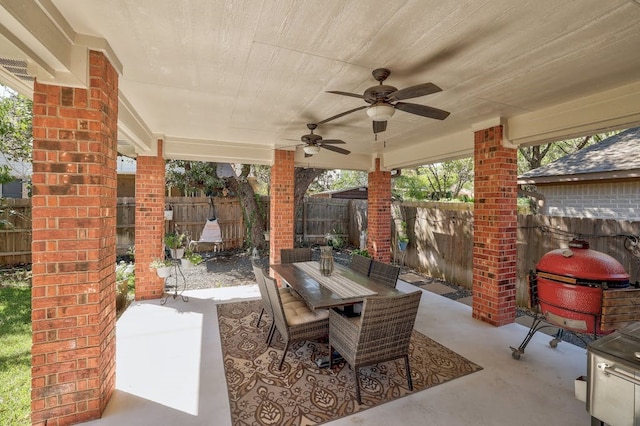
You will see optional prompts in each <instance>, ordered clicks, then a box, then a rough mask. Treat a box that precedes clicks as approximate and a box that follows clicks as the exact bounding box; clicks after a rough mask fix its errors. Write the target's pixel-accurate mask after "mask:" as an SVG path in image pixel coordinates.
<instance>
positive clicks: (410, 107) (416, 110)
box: [374, 102, 450, 123]
mask: <svg viewBox="0 0 640 426" xmlns="http://www.w3.org/2000/svg"><path fill="white" fill-rule="evenodd" d="M395 107H396V109H399V110H400V111H404V112H408V113H411V114H416V115H421V116H423V117H428V118H435V119H436V120H444V119H445V118H447V117H448V116H449V114H450V112H447V111H443V110H441V109H438V108H433V107H430V106H426V105H418V104H409V103H405V102H398V103H397V104H395ZM374 123H375V121H374Z"/></svg>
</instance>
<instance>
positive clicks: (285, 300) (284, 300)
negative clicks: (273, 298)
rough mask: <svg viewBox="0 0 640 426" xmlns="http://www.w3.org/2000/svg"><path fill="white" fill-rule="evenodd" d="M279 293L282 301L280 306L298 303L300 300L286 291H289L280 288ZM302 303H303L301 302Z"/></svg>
mask: <svg viewBox="0 0 640 426" xmlns="http://www.w3.org/2000/svg"><path fill="white" fill-rule="evenodd" d="M279 290H280V291H279V293H280V300H281V301H282V304H283V305H284V304H285V303H288V302H296V301H300V299H298V298H297V297H296V296H295V295H294V294H293V293H292V292H290V291H288V290H289V289H284V288H281V289H279ZM283 290H287V291H283ZM303 303H304V302H303Z"/></svg>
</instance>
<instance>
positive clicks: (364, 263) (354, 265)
mask: <svg viewBox="0 0 640 426" xmlns="http://www.w3.org/2000/svg"><path fill="white" fill-rule="evenodd" d="M349 267H350V268H351V269H352V270H354V271H356V272H358V273H360V274H362V275H365V276H368V275H369V270H370V269H371V258H370V257H364V256H362V255H359V254H353V255H351V264H350V265H349Z"/></svg>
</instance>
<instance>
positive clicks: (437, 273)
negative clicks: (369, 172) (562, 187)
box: [392, 203, 640, 306]
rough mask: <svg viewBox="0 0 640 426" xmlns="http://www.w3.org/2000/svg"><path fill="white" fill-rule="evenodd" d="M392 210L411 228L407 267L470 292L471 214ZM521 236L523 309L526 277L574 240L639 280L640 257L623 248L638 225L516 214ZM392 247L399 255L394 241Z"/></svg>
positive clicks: (520, 295)
mask: <svg viewBox="0 0 640 426" xmlns="http://www.w3.org/2000/svg"><path fill="white" fill-rule="evenodd" d="M393 207H394V208H393V209H392V212H393V214H394V217H395V220H394V227H395V226H397V222H399V221H401V220H404V221H405V222H406V223H407V233H408V234H409V246H408V248H407V254H406V258H405V264H406V265H407V266H409V267H411V268H413V269H415V270H417V271H420V272H423V273H426V274H427V275H429V276H432V277H435V278H441V279H443V280H446V281H449V282H453V283H456V284H458V285H460V286H463V287H466V288H468V289H471V288H472V285H473V211H472V210H469V209H467V210H445V209H444V208H427V207H419V206H418V205H417V204H416V203H411V204H409V205H406V204H401V203H394V205H393ZM517 232H518V240H517V241H518V243H517V244H518V247H517V256H518V259H517V283H516V300H517V303H518V305H519V306H528V303H529V290H528V287H527V274H528V272H529V271H530V270H533V269H535V266H536V264H537V263H538V261H539V260H540V258H541V257H542V256H544V255H545V254H546V253H547V252H549V251H550V250H553V249H557V248H561V247H562V248H564V247H567V246H568V243H569V241H570V240H571V239H572V238H574V237H578V238H580V239H583V240H586V241H588V242H589V243H590V245H591V248H592V249H594V250H598V251H601V252H603V253H607V254H608V255H610V256H612V257H613V258H615V259H616V260H618V261H619V262H620V263H621V264H622V266H623V267H624V268H625V270H626V271H627V272H628V273H629V275H630V277H631V281H632V282H635V281H637V280H639V279H640V271H639V266H640V258H639V257H636V256H635V255H634V253H632V252H631V251H629V250H627V249H626V248H625V241H626V240H627V236H639V235H640V222H629V221H625V220H613V219H586V218H566V217H549V216H541V215H518V230H517ZM394 235H395V233H394ZM394 238H395V237H394ZM393 247H394V250H397V249H396V248H395V247H397V245H396V244H395V242H394V245H393ZM636 254H640V253H638V252H636Z"/></svg>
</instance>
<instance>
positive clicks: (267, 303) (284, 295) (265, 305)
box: [251, 260, 303, 342]
mask: <svg viewBox="0 0 640 426" xmlns="http://www.w3.org/2000/svg"><path fill="white" fill-rule="evenodd" d="M251 266H252V267H253V274H254V275H255V276H256V282H257V283H258V290H260V298H261V299H262V309H261V310H260V315H259V316H258V322H257V323H256V327H260V321H261V320H262V315H264V313H265V311H266V312H267V314H269V316H270V317H271V318H272V319H273V308H272V307H271V300H270V299H269V293H268V291H267V284H266V282H265V279H264V277H265V273H264V270H263V269H262V268H261V267H260V265H258V264H257V263H256V262H255V261H254V260H252V261H251ZM290 290H291V289H289V288H287V287H283V288H280V289H278V291H279V292H280V298H281V300H282V301H283V303H289V302H292V301H297V300H298V299H297V298H296V297H295V296H294V295H293V294H292V293H291V291H290ZM301 303H303V302H301ZM274 327H275V325H274V323H273V322H272V323H271V328H270V329H269V334H268V335H267V342H269V340H270V339H271V336H272V335H273V330H274Z"/></svg>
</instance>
